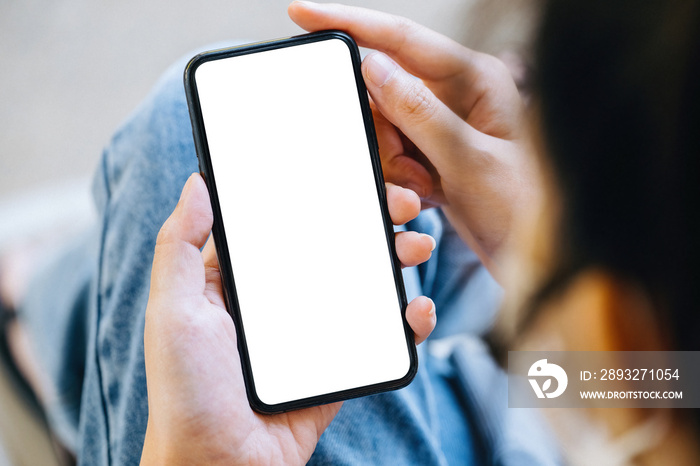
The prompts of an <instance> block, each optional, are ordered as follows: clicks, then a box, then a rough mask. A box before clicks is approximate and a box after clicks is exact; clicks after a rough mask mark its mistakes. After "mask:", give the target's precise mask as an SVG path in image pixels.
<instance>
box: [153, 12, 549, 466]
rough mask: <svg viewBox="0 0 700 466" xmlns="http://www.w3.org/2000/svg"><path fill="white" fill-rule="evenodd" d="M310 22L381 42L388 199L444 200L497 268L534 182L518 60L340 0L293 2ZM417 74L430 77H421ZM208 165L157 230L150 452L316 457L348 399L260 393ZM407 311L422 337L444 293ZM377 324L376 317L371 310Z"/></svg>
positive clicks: (376, 88) (175, 457)
mask: <svg viewBox="0 0 700 466" xmlns="http://www.w3.org/2000/svg"><path fill="white" fill-rule="evenodd" d="M289 15H290V17H291V18H292V19H293V20H294V21H295V22H296V23H297V24H299V25H300V26H302V27H303V28H305V29H307V30H309V31H315V30H321V29H341V30H345V31H347V32H349V33H350V34H351V35H352V36H353V37H354V38H355V40H356V41H357V42H358V43H359V45H361V46H365V47H370V48H373V49H375V50H378V51H377V52H373V53H371V54H370V55H369V56H368V57H367V58H365V60H364V61H363V64H362V71H363V76H364V78H365V82H366V85H367V88H368V90H369V92H370V95H371V97H372V100H373V105H374V114H375V121H376V128H377V134H378V140H379V145H380V154H381V157H382V168H383V171H384V176H385V178H386V179H387V180H388V181H390V182H393V183H395V184H396V185H401V186H406V187H410V188H412V189H413V190H414V191H416V192H418V193H419V195H420V198H421V199H419V198H418V196H416V194H415V193H414V192H412V191H410V190H407V189H403V188H400V187H398V186H389V187H388V203H389V209H390V213H391V216H392V220H394V222H395V223H403V222H405V221H407V220H409V219H410V218H413V217H415V216H416V215H417V214H418V212H419V210H420V206H421V203H422V204H423V206H424V207H427V206H435V205H439V206H441V207H442V209H443V211H444V212H445V214H446V215H447V216H448V218H449V220H450V221H451V223H452V224H453V225H454V226H455V228H456V229H457V231H458V232H459V234H460V235H461V237H462V238H463V239H464V240H465V241H466V242H467V243H468V244H469V245H470V246H471V247H472V248H473V249H474V250H475V252H476V253H477V254H478V255H479V257H480V259H481V260H482V262H483V263H484V264H485V265H486V266H487V267H488V268H489V270H490V271H491V273H492V274H493V275H495V276H496V277H498V269H499V265H498V256H499V254H500V252H501V251H502V249H503V248H504V247H505V246H506V244H507V243H508V242H509V241H510V235H511V231H512V228H513V223H514V221H515V214H514V212H516V211H517V210H518V207H519V206H522V205H527V204H528V203H529V200H530V198H531V197H532V195H533V192H536V189H535V185H533V179H534V178H533V176H532V171H533V168H532V166H533V165H534V164H533V163H532V161H531V151H530V149H529V147H530V142H529V139H528V133H527V131H526V129H525V128H523V117H522V110H523V106H522V102H521V100H520V97H519V95H518V92H517V89H516V87H515V84H514V83H513V80H512V78H511V77H510V74H509V73H508V70H507V69H506V67H505V66H504V65H503V64H502V63H501V62H500V61H498V60H497V59H495V58H494V57H491V56H488V55H484V54H481V53H477V52H474V51H471V50H469V49H466V48H464V47H462V46H461V45H459V44H457V43H455V42H453V41H451V40H450V39H447V38H445V37H443V36H441V35H439V34H437V33H435V32H432V31H430V30H428V29H426V28H424V27H422V26H419V25H417V24H415V23H412V22H410V21H408V20H405V19H402V18H397V17H393V16H390V15H386V14H383V13H379V12H374V11H370V10H365V9H360V8H353V7H346V6H342V5H316V4H311V3H308V2H294V3H292V4H291V5H290V7H289ZM415 77H418V78H420V79H416V78H415ZM211 222H212V219H211V209H210V207H209V199H208V197H207V195H206V189H205V188H204V185H203V182H202V180H201V178H198V177H196V176H195V177H193V178H191V179H190V180H189V182H188V184H187V186H186V187H185V190H184V191H183V196H182V199H181V201H180V203H179V204H178V206H177V208H176V210H175V212H174V213H173V215H172V216H171V217H170V219H168V221H167V222H166V224H165V225H164V226H163V229H162V231H161V233H160V235H159V237H158V243H157V246H156V254H155V258H154V264H153V278H152V284H151V296H150V298H149V304H148V308H147V311H146V330H145V351H146V373H147V380H148V401H149V420H148V428H147V432H146V439H145V445H144V450H143V456H142V463H143V464H153V463H168V464H170V463H188V464H192V463H198V462H206V463H207V464H211V463H217V462H221V463H226V464H243V463H245V464H278V463H285V464H290V463H292V464H293V463H305V462H306V461H307V460H308V458H309V457H310V456H311V454H312V453H313V451H314V449H315V446H316V443H317V442H318V439H319V438H320V436H321V434H322V433H323V431H324V430H325V428H326V427H327V426H328V425H329V423H330V422H331V420H332V419H333V417H334V416H335V415H336V414H337V412H338V409H339V408H340V404H339V403H336V404H331V405H324V406H320V407H314V408H308V409H305V410H299V411H294V412H291V413H284V414H280V415H276V416H262V415H259V414H256V413H254V412H253V411H252V410H251V409H250V406H249V405H248V402H247V398H246V394H245V387H244V384H243V378H242V372H241V367H240V361H239V358H238V357H236V356H235V355H237V354H238V353H237V348H236V339H235V329H234V326H233V322H232V321H231V319H230V318H229V316H228V314H227V313H226V312H225V309H224V306H223V298H222V296H221V283H220V278H219V272H218V267H217V262H216V256H215V251H214V248H213V245H212V244H211V242H210V243H209V244H207V245H206V247H205V248H204V250H203V251H202V252H201V253H200V251H199V248H200V247H202V246H204V244H205V241H206V240H207V237H208V235H209V231H210V229H211ZM396 246H397V253H398V255H399V259H400V260H401V261H402V263H404V265H416V264H418V263H420V262H423V261H425V260H427V259H428V257H429V255H430V250H431V249H432V248H433V246H434V245H433V242H432V241H431V240H430V239H429V238H426V237H425V236H424V235H423V236H421V235H420V234H418V233H415V232H405V233H401V234H399V235H397V238H396ZM407 319H408V321H409V324H410V325H411V327H412V328H413V330H414V332H415V333H416V336H417V341H420V340H422V339H424V338H425V337H426V336H427V335H428V334H429V333H430V331H431V330H432V328H433V326H434V324H435V320H434V319H435V317H434V308H433V305H432V302H430V301H429V300H428V299H427V298H425V297H421V298H417V299H416V300H414V301H412V302H411V303H410V304H409V306H408V309H407ZM368 325H371V323H368Z"/></svg>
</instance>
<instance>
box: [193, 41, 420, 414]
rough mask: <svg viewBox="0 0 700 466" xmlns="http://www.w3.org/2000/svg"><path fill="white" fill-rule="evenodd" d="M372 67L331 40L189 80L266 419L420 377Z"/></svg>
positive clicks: (198, 71)
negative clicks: (371, 99)
mask: <svg viewBox="0 0 700 466" xmlns="http://www.w3.org/2000/svg"><path fill="white" fill-rule="evenodd" d="M359 69H360V59H359V52H358V50H357V46H356V44H355V43H354V41H353V40H352V39H351V38H350V37H349V36H347V35H346V34H344V33H340V32H335V31H326V32H321V33H315V34H310V35H305V36H298V37H294V38H290V39H284V40H280V41H274V42H266V43H260V44H253V45H250V46H244V47H237V48H233V49H227V50H219V51H214V52H209V53H206V54H201V55H198V56H197V57H195V58H194V59H193V60H192V61H191V62H190V64H189V65H188V68H187V70H186V74H185V81H186V90H187V95H188V103H189V105H190V114H191V117H192V123H193V134H194V138H195V146H196V148H197V154H198V157H199V161H200V170H201V173H202V175H203V177H204V179H205V181H206V183H207V187H208V190H209V194H210V197H211V203H212V209H213V214H214V227H213V234H214V239H215V242H216V246H217V255H218V259H219V266H220V270H221V277H222V282H223V292H224V296H225V298H226V304H227V308H228V309H229V312H230V313H231V316H232V318H233V320H234V322H235V324H236V332H237V339H238V352H239V353H240V357H241V364H242V370H243V374H244V378H245V382H246V391H247V395H248V399H249V401H250V403H251V406H253V407H254V408H255V409H256V410H258V411H261V412H266V413H272V412H281V411H287V410H290V409H298V408H302V407H307V406H314V405H318V404H322V403H330V402H333V401H339V400H344V399H347V398H352V397H357V396H363V395H368V394H372V393H378V392H380V391H384V390H390V389H396V388H400V387H402V386H405V385H406V384H408V383H409V382H410V381H411V379H412V377H413V375H414V374H415V371H416V368H417V360H416V352H415V347H414V341H413V332H412V331H411V328H410V327H409V326H408V324H407V322H406V318H405V310H406V297H405V292H404V289H403V281H402V277H401V264H400V262H399V259H398V257H397V254H396V250H395V244H394V233H393V229H392V224H391V219H390V217H389V212H388V209H387V205H386V193H385V190H384V182H383V178H382V173H381V166H380V162H379V157H378V153H377V147H376V139H375V135H374V128H373V124H372V119H371V112H370V110H369V105H368V99H367V93H366V90H365V88H364V84H363V81H362V77H361V74H360V71H359ZM232 357H235V355H232Z"/></svg>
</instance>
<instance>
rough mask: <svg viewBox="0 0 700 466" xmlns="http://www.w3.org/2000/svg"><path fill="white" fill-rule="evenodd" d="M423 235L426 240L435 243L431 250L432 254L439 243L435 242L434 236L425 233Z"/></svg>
mask: <svg viewBox="0 0 700 466" xmlns="http://www.w3.org/2000/svg"><path fill="white" fill-rule="evenodd" d="M421 234H422V235H423V236H425V237H426V238H430V241H431V242H432V243H433V246H432V247H431V248H430V252H433V251H435V248H436V247H437V242H436V241H435V238H433V237H432V236H430V235H427V234H425V233H421Z"/></svg>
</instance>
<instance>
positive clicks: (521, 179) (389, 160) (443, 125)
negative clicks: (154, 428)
mask: <svg viewBox="0 0 700 466" xmlns="http://www.w3.org/2000/svg"><path fill="white" fill-rule="evenodd" d="M289 16H290V17H291V18H292V20H294V21H295V22H296V23H297V24H299V25H300V26H301V27H302V28H304V29H306V30H308V31H317V30H322V29H340V30H344V31H347V32H348V33H349V34H350V35H351V36H352V37H353V38H354V39H355V40H356V41H357V42H358V44H359V45H360V46H364V47H369V48H372V49H375V50H378V52H372V53H370V54H369V55H368V56H367V57H366V58H365V60H364V62H363V65H362V72H363V75H364V77H365V83H366V85H367V89H368V90H369V93H370V95H371V98H372V100H373V103H374V106H375V110H376V111H375V125H376V129H377V136H378V139H379V152H380V154H381V157H382V168H383V170H384V176H385V178H386V179H387V180H388V181H391V182H393V183H396V184H398V185H401V186H405V187H409V188H411V189H413V190H414V191H416V192H417V193H418V194H419V195H420V196H421V198H422V199H423V204H424V207H429V206H434V205H440V206H442V208H443V210H444V212H445V214H446V215H447V217H448V218H449V219H450V221H451V223H453V225H454V226H455V228H456V229H457V231H458V232H459V233H460V235H461V237H462V238H463V239H464V240H465V241H466V242H467V243H468V244H469V245H470V246H471V247H472V249H473V250H474V251H475V252H476V253H477V254H478V255H479V257H480V258H481V260H482V262H483V263H484V264H485V265H486V266H487V267H488V268H489V270H490V271H491V273H492V274H494V275H495V276H496V277H497V275H498V274H497V270H496V268H497V267H496V264H495V263H494V261H493V258H494V256H496V255H497V254H498V252H499V251H500V250H501V248H502V246H503V245H504V244H505V243H506V242H507V241H508V239H509V235H510V233H511V229H512V226H513V220H514V218H513V217H514V213H515V212H516V211H517V210H518V208H519V207H520V206H527V205H528V203H529V202H530V199H531V196H532V194H533V191H534V189H535V188H534V186H535V185H536V181H534V180H533V169H532V165H533V164H532V160H531V150H530V142H529V139H528V133H527V131H526V130H525V128H524V125H523V104H522V101H521V98H520V96H519V94H518V91H517V88H516V86H515V84H514V83H513V79H512V78H511V76H510V73H509V72H508V69H507V68H506V67H505V65H503V63H502V62H500V61H499V60H498V59H496V58H495V57H492V56H490V55H486V54H482V53H478V52H475V51H472V50H469V49H467V48H465V47H463V46H461V45H460V44H458V43H456V42H454V41H452V40H451V39H448V38H446V37H444V36H442V35H440V34H438V33H436V32H433V31H431V30H429V29H427V28H425V27H423V26H420V25H418V24H415V23H413V22H411V21H409V20H407V19H404V18H400V17H396V16H391V15H388V14H385V13H380V12H376V11H371V10H366V9H363V8H355V7H348V6H344V5H334V4H315V3H311V2H301V1H297V2H294V3H292V4H291V5H290V6H289ZM416 78H420V79H416Z"/></svg>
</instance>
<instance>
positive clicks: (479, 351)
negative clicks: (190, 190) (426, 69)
mask: <svg viewBox="0 0 700 466" xmlns="http://www.w3.org/2000/svg"><path fill="white" fill-rule="evenodd" d="M185 63H186V62H185V61H180V62H178V63H176V64H175V65H174V66H173V67H171V68H170V69H169V70H168V71H167V72H166V73H165V75H164V76H163V77H162V78H161V80H160V81H159V82H158V84H157V85H156V87H155V89H154V90H153V92H152V93H151V94H150V95H149V96H148V98H147V99H146V100H145V101H144V102H143V103H142V104H141V105H140V106H139V107H138V108H137V109H136V111H135V112H134V113H133V114H132V115H131V116H130V117H129V118H128V119H127V121H126V123H125V124H124V125H123V126H122V127H121V129H120V130H118V132H117V133H116V135H115V136H114V137H113V139H112V141H111V142H110V144H109V145H108V146H107V148H106V149H105V151H104V153H103V156H102V158H101V160H100V165H99V167H98V170H97V174H96V176H95V180H94V185H93V192H94V197H95V202H96V206H97V210H98V213H99V216H98V219H99V221H98V224H97V225H95V227H94V228H93V229H91V230H90V231H88V232H86V233H85V235H84V236H83V237H80V238H76V239H75V241H74V244H72V245H71V246H70V247H69V248H67V249H66V251H65V252H64V254H62V255H61V256H60V257H59V258H57V260H55V261H54V264H53V265H52V266H51V267H49V268H47V269H46V270H44V271H43V272H42V273H41V274H40V275H39V276H38V277H37V278H36V279H35V281H34V284H33V286H32V287H31V289H32V292H31V294H30V295H29V296H27V298H26V300H25V302H24V303H23V305H22V306H21V308H20V318H22V319H23V321H24V322H25V323H26V326H27V328H28V330H29V332H30V336H31V337H32V341H33V342H34V345H35V352H36V353H37V355H38V357H39V360H40V362H41V364H42V366H43V369H44V371H45V373H46V374H47V376H48V378H49V379H50V381H51V383H52V385H53V386H52V392H51V393H50V395H49V404H48V407H47V410H48V416H49V420H50V423H51V425H52V427H53V429H54V430H55V432H56V433H57V435H58V437H59V438H60V439H61V440H62V441H63V442H64V443H65V444H66V445H67V446H68V447H69V448H70V449H72V450H74V451H75V452H76V453H77V455H78V458H79V463H80V464H86V465H98V464H115V465H116V464H118V465H122V464H137V463H138V462H139V459H140V455H141V448H142V444H143V440H144V434H145V429H146V422H147V418H148V405H147V396H146V373H145V367H144V354H143V351H144V349H143V330H144V313H145V309H146V303H147V300H148V292H149V282H150V274H151V262H152V259H153V251H154V246H155V241H156V236H157V233H158V231H159V229H160V227H161V225H162V224H163V222H164V221H165V219H166V218H167V217H168V215H169V214H170V213H171V212H172V210H173V208H174V207H175V204H176V203H177V200H178V198H179V195H180V191H181V189H182V187H183V185H184V183H185V181H186V180H187V178H188V176H189V175H190V174H191V173H192V172H196V171H198V166H197V159H196V156H195V151H194V145H193V142H192V132H191V127H190V121H189V114H188V110H187V105H186V101H185V96H184V87H183V83H182V74H183V70H184V66H185ZM348 222H349V223H350V224H351V223H352V219H348ZM407 228H409V229H413V230H416V231H421V232H425V233H429V234H432V235H433V236H434V237H435V239H436V241H437V248H436V250H435V251H434V253H433V258H432V259H431V260H430V261H428V262H427V263H426V264H423V265H421V266H419V267H417V268H410V269H405V271H404V279H405V284H406V289H407V294H408V298H409V300H410V299H412V298H413V297H415V296H418V295H420V294H426V295H428V296H430V297H431V298H433V300H434V301H435V303H436V308H437V314H438V325H437V328H436V329H435V332H434V333H433V335H432V336H431V337H430V338H429V340H428V341H427V342H426V343H424V344H423V345H421V346H419V348H418V353H419V361H420V365H419V371H418V374H417V376H416V378H415V380H414V381H413V382H412V383H411V385H409V386H408V387H406V388H404V389H402V390H398V391H394V392H389V393H384V394H379V395H374V396H369V397H365V398H360V399H354V400H350V401H347V402H346V403H345V404H344V405H343V407H342V409H341V410H340V413H339V414H338V416H337V417H336V418H335V419H334V421H333V422H332V423H331V425H330V427H329V428H328V429H327V431H326V432H325V433H324V434H323V436H322V437H321V440H320V442H319V444H318V447H317V448H316V451H315V453H314V455H313V457H312V458H311V461H310V464H396V465H400V464H420V465H431V464H439V465H442V464H517V465H528V464H532V465H546V464H556V462H557V461H558V460H557V455H556V452H555V449H554V448H553V446H552V443H551V441H550V440H549V436H548V434H547V432H546V431H545V430H544V429H543V427H542V424H541V422H540V421H539V419H538V418H537V417H536V416H535V414H534V413H533V412H532V411H528V410H509V409H508V407H507V387H506V382H505V381H506V379H505V374H504V373H503V372H502V371H501V370H500V369H499V368H498V367H497V366H496V365H495V363H494V362H493V360H492V359H491V358H490V356H489V354H488V352H487V351H486V350H485V348H484V346H483V344H481V343H480V341H479V339H478V336H479V334H480V333H483V332H484V331H485V330H487V329H488V327H489V325H490V323H491V321H492V319H493V316H494V314H495V311H496V309H497V308H498V305H499V301H500V296H501V291H500V289H499V287H498V285H497V284H496V283H495V282H493V280H492V279H491V278H490V276H489V275H488V273H487V272H486V270H485V269H484V268H483V266H481V265H480V264H479V261H478V259H477V258H476V256H475V255H474V253H472V252H471V251H470V250H469V249H468V248H467V247H466V246H465V245H464V244H463V243H462V241H461V240H460V239H459V238H458V236H457V235H456V233H455V231H454V230H453V229H452V228H451V227H450V225H449V224H448V223H447V222H446V221H445V219H444V217H443V216H442V214H441V213H440V211H439V210H435V209H431V210H427V211H424V212H422V213H421V215H420V216H419V217H418V218H417V219H416V220H414V221H412V222H410V223H409V224H408V226H407ZM445 342H448V343H449V344H447V345H445ZM445 347H447V348H448V349H447V350H445V349H444V348H445ZM434 348H442V349H441V350H440V351H437V350H435V351H433V349H434ZM232 357H233V356H232Z"/></svg>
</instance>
